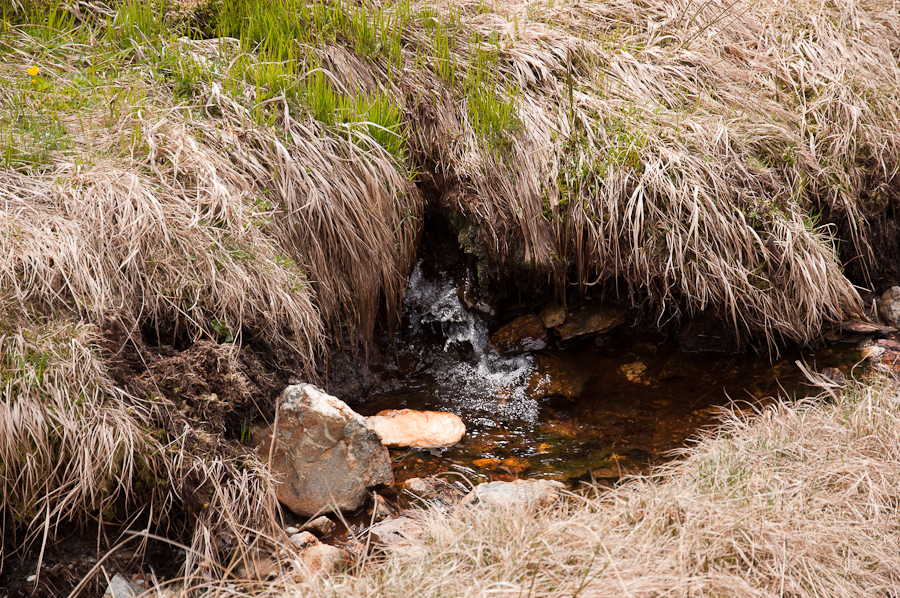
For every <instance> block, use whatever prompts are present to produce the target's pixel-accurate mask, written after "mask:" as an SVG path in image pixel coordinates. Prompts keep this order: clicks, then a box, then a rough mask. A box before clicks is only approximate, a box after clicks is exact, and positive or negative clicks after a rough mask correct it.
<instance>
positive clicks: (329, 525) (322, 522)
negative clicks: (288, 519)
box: [300, 515, 337, 538]
mask: <svg viewBox="0 0 900 598" xmlns="http://www.w3.org/2000/svg"><path fill="white" fill-rule="evenodd" d="M336 527H337V524H336V523H335V522H334V521H332V520H331V519H329V518H328V517H326V516H325V515H322V516H321V517H316V518H315V519H313V520H312V521H310V522H309V523H305V524H304V525H302V526H301V527H300V529H301V530H304V531H307V532H312V533H314V534H315V535H317V536H318V537H320V538H324V537H325V536H328V535H331V533H332V532H333V531H334V528H336Z"/></svg>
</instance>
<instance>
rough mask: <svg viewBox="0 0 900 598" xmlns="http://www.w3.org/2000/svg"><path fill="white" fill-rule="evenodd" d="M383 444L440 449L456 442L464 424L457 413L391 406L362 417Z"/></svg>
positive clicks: (464, 429) (461, 433) (463, 428)
mask: <svg viewBox="0 0 900 598" xmlns="http://www.w3.org/2000/svg"><path fill="white" fill-rule="evenodd" d="M366 425H367V426H369V429H371V430H373V431H375V432H377V433H378V435H379V436H380V437H381V442H382V443H384V445H385V446H408V447H414V448H440V447H442V446H450V445H451V444H456V443H457V442H459V440H460V438H462V437H463V435H464V434H465V433H466V426H465V424H464V423H463V421H462V420H461V419H460V418H459V416H458V415H455V414H453V413H447V412H445V411H414V410H412V409H399V410H398V409H392V410H388V411H381V412H379V413H378V414H376V415H373V416H371V417H367V418H366Z"/></svg>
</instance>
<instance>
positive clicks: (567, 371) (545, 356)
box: [528, 353, 593, 399]
mask: <svg viewBox="0 0 900 598" xmlns="http://www.w3.org/2000/svg"><path fill="white" fill-rule="evenodd" d="M534 366H535V367H534V373H533V374H532V375H531V378H530V379H529V381H528V392H529V395H530V396H534V397H549V396H555V395H556V396H563V397H568V398H570V399H574V398H577V397H579V396H581V393H582V392H584V387H585V385H586V384H587V382H588V380H590V378H591V375H592V374H593V372H590V371H587V370H585V369H584V368H579V367H578V366H577V365H575V364H573V363H572V362H571V361H570V360H568V359H565V358H563V357H560V356H558V355H555V354H553V353H538V354H537V355H535V356H534Z"/></svg>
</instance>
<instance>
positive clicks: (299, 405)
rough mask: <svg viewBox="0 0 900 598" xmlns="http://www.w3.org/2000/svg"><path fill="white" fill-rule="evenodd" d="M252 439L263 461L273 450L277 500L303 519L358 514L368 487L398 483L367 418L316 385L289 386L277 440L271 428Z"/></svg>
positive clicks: (255, 432) (257, 432)
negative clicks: (321, 515) (323, 515)
mask: <svg viewBox="0 0 900 598" xmlns="http://www.w3.org/2000/svg"><path fill="white" fill-rule="evenodd" d="M252 440H253V443H254V444H255V445H256V446H257V447H259V455H260V456H261V457H263V458H266V457H267V456H268V454H269V448H270V446H272V447H273V448H272V463H271V467H272V470H273V471H274V472H275V474H276V477H277V479H278V480H279V482H278V485H277V486H276V488H275V493H276V496H277V497H278V500H279V501H281V503H282V504H284V505H285V506H286V507H287V508H288V509H290V510H291V511H293V512H294V513H296V514H297V515H300V516H302V517H309V516H312V515H316V514H319V513H322V512H326V511H355V510H356V509H358V508H359V507H361V506H362V505H363V503H365V501H366V499H367V498H368V495H369V494H368V489H369V488H371V487H372V486H376V485H378V484H392V483H393V482H394V474H393V472H392V471H391V459H390V455H389V454H388V451H387V448H385V446H384V445H383V444H381V440H380V439H379V438H378V435H377V434H376V433H375V432H373V431H372V430H370V429H369V428H368V427H367V426H366V421H365V419H364V418H363V417H362V416H361V415H359V414H358V413H356V412H355V411H353V410H352V409H350V407H348V406H347V405H346V404H345V403H344V402H343V401H341V400H340V399H338V398H337V397H333V396H331V395H328V394H326V393H325V392H323V391H321V390H319V389H318V388H316V387H315V386H313V385H311V384H300V385H296V386H289V387H287V388H286V389H285V391H284V393H283V395H282V398H281V409H280V414H279V417H278V428H277V430H275V431H274V438H273V429H272V426H267V427H260V426H256V427H254V428H253V430H252Z"/></svg>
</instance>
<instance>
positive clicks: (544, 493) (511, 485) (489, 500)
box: [460, 480, 566, 508]
mask: <svg viewBox="0 0 900 598" xmlns="http://www.w3.org/2000/svg"><path fill="white" fill-rule="evenodd" d="M565 489H566V486H565V484H563V483H562V482H557V481H556V480H516V481H515V482H487V483H484V484H478V485H477V486H475V488H474V489H473V490H472V492H470V493H469V494H468V495H467V496H466V497H465V498H464V499H463V500H462V502H461V503H460V506H461V507H463V506H470V507H474V506H480V507H499V508H509V507H519V508H520V507H523V506H526V505H527V506H535V507H538V508H545V507H549V506H551V505H552V504H553V503H555V502H556V501H557V500H558V499H559V495H560V492H562V491H563V490H565Z"/></svg>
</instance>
